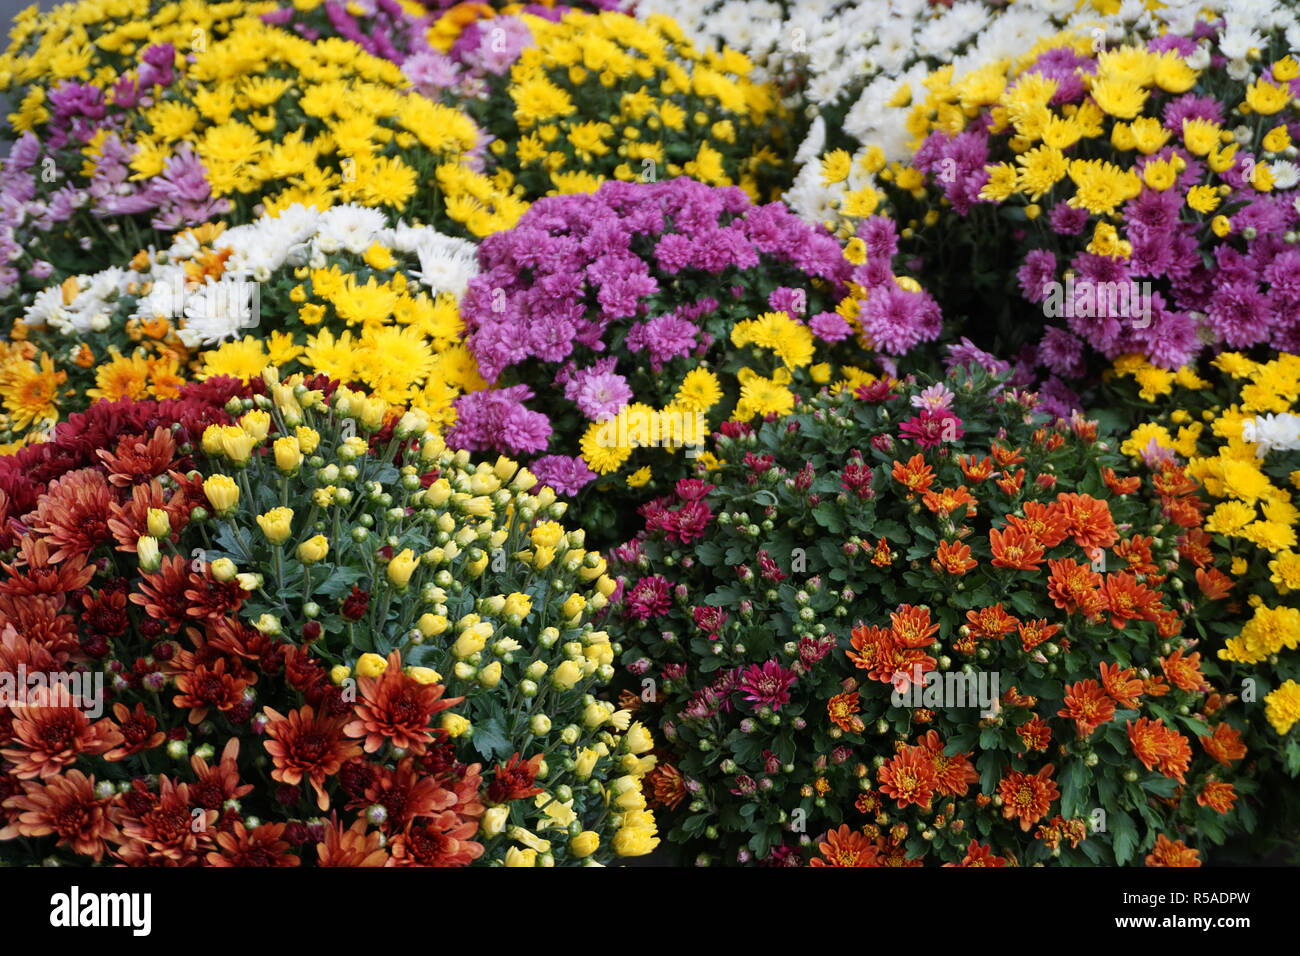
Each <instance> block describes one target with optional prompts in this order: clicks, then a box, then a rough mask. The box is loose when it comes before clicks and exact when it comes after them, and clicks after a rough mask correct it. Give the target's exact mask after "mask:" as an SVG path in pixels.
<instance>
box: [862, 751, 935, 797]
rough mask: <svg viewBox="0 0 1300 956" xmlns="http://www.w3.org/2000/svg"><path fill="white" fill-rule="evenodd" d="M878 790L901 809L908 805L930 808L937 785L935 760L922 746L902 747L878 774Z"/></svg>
mask: <svg viewBox="0 0 1300 956" xmlns="http://www.w3.org/2000/svg"><path fill="white" fill-rule="evenodd" d="M877 777H878V778H879V780H880V791H881V792H882V793H884V794H885V795H886V796H890V797H893V798H894V800H895V802H896V803H897V804H898V809H900V810H902V809H903V808H905V807H906V806H908V805H909V804H913V803H914V804H916V805H917V806H918V807H921V808H922V809H929V807H930V800H931V799H932V798H933V797H934V791H935V788H936V787H937V786H938V784H939V776H938V774H937V773H936V772H935V769H934V761H933V760H932V759H931V757H930V753H929V751H928V750H927V749H926V748H924V747H904V748H903V749H902V750H900V751H899V752H898V753H897V754H895V755H894V757H893V759H892V760H890V761H888V762H887V763H885V764H884V765H883V766H881V768H880V769H879V770H878V771H877Z"/></svg>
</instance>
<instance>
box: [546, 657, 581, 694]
mask: <svg viewBox="0 0 1300 956" xmlns="http://www.w3.org/2000/svg"><path fill="white" fill-rule="evenodd" d="M580 680H582V668H581V667H579V666H578V665H577V664H575V663H574V662H573V661H563V662H562V663H561V664H560V666H559V667H557V668H555V670H554V671H553V672H552V673H551V683H552V684H554V685H555V686H556V687H558V688H560V689H561V690H569V689H570V688H572V687H573V685H574V684H576V683H578V681H580Z"/></svg>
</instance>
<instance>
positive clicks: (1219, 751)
mask: <svg viewBox="0 0 1300 956" xmlns="http://www.w3.org/2000/svg"><path fill="white" fill-rule="evenodd" d="M1199 739H1200V741H1201V747H1203V748H1204V750H1205V752H1206V753H1207V754H1209V755H1210V756H1211V757H1212V758H1213V759H1214V760H1216V761H1218V762H1219V763H1221V764H1223V765H1224V766H1225V767H1230V766H1232V762H1233V761H1234V760H1240V759H1241V758H1242V757H1244V756H1246V745H1245V744H1244V743H1242V742H1241V731H1239V730H1235V729H1233V728H1232V727H1231V726H1230V725H1228V724H1215V725H1214V729H1213V730H1212V731H1211V732H1210V736H1208V737H1201V738H1199Z"/></svg>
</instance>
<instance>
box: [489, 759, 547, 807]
mask: <svg viewBox="0 0 1300 956" xmlns="http://www.w3.org/2000/svg"><path fill="white" fill-rule="evenodd" d="M541 766H542V755H541V754H536V755H534V756H532V757H530V758H528V759H527V760H524V759H523V758H521V757H520V756H519V754H518V753H517V752H516V753H514V754H512V755H511V757H510V759H509V760H507V761H506V762H505V763H504V764H499V765H498V766H497V770H496V775H495V776H494V777H493V778H492V782H491V783H489V784H488V789H487V798H488V800H489V801H490V802H492V803H506V802H508V801H510V800H524V799H526V798H528V797H534V796H536V795H537V794H539V793H541V792H542V788H541V787H537V786H534V785H533V782H534V781H535V780H536V779H537V772H538V770H540V769H541Z"/></svg>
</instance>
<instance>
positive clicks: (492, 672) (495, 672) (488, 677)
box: [478, 661, 501, 687]
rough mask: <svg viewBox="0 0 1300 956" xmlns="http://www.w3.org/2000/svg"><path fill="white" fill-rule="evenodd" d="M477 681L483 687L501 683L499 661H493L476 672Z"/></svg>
mask: <svg viewBox="0 0 1300 956" xmlns="http://www.w3.org/2000/svg"><path fill="white" fill-rule="evenodd" d="M478 682H479V683H480V684H482V685H483V686H484V687H496V686H497V684H499V683H501V662H500V661H493V662H492V663H491V664H489V665H487V667H484V668H483V669H482V670H480V671H479V672H478Z"/></svg>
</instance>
